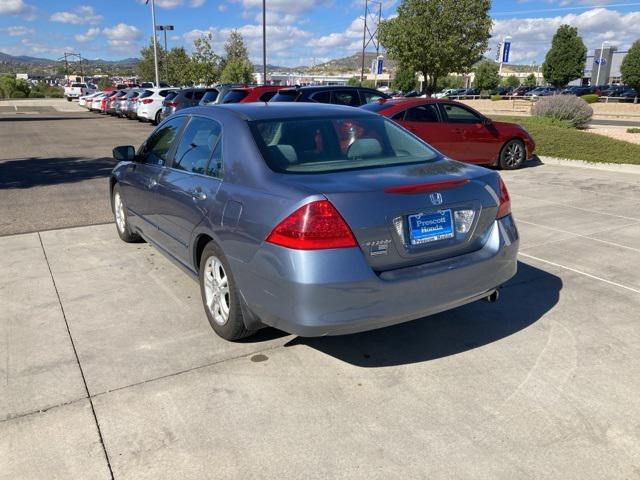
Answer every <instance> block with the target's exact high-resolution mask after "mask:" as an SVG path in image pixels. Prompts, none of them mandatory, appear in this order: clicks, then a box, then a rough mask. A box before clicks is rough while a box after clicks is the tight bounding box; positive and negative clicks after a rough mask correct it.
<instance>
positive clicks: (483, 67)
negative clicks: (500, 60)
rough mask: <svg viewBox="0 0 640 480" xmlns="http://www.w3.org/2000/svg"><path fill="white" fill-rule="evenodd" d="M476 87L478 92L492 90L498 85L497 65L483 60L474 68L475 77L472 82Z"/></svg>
mask: <svg viewBox="0 0 640 480" xmlns="http://www.w3.org/2000/svg"><path fill="white" fill-rule="evenodd" d="M474 83H475V85H476V87H478V88H479V89H480V90H493V89H494V88H496V87H497V86H498V85H500V76H499V75H498V65H497V64H496V62H493V61H491V60H483V61H482V62H480V64H479V65H478V66H477V67H476V77H475V80H474Z"/></svg>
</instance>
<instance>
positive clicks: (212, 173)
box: [205, 139, 223, 179]
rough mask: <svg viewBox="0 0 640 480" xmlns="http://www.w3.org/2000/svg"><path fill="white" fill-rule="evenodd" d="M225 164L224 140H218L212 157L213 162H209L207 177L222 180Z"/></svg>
mask: <svg viewBox="0 0 640 480" xmlns="http://www.w3.org/2000/svg"><path fill="white" fill-rule="evenodd" d="M222 166H223V163H222V139H220V140H218V143H217V145H216V148H215V150H214V151H213V155H211V160H209V164H208V165H207V169H206V171H205V175H208V176H209V177H214V178H219V179H222V174H223V168H222Z"/></svg>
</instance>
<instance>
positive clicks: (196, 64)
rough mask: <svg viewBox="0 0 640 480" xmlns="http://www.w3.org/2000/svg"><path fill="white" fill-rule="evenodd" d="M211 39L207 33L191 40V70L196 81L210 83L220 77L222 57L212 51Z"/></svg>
mask: <svg viewBox="0 0 640 480" xmlns="http://www.w3.org/2000/svg"><path fill="white" fill-rule="evenodd" d="M212 40H213V39H212V36H211V34H210V33H208V34H207V35H205V36H203V37H200V38H196V39H195V41H194V42H193V54H192V55H191V72H192V77H193V80H195V81H196V82H197V83H204V84H205V85H212V84H214V83H215V82H217V81H218V79H219V78H220V73H221V64H222V59H221V58H220V56H218V55H216V53H215V52H214V51H213V46H212Z"/></svg>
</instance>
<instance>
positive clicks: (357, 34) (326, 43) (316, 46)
mask: <svg viewBox="0 0 640 480" xmlns="http://www.w3.org/2000/svg"><path fill="white" fill-rule="evenodd" d="M363 30H364V21H363V19H362V18H360V17H358V18H356V19H354V20H353V21H352V22H351V24H350V25H349V26H348V27H347V28H346V30H344V31H343V32H336V33H330V34H328V35H323V36H321V37H317V38H313V39H311V40H309V41H308V42H307V46H308V47H311V48H313V52H314V54H318V55H326V54H329V53H331V56H333V57H334V58H337V57H340V56H345V55H351V54H353V53H354V51H356V50H360V49H362V32H363Z"/></svg>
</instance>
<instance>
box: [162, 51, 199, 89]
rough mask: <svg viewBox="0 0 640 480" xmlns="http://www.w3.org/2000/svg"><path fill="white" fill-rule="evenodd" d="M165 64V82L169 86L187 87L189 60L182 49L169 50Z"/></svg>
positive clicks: (189, 71) (189, 78)
mask: <svg viewBox="0 0 640 480" xmlns="http://www.w3.org/2000/svg"><path fill="white" fill-rule="evenodd" d="M165 62H166V72H167V73H166V77H167V78H166V81H167V82H169V83H170V84H171V85H188V84H190V83H191V81H192V78H191V72H192V68H191V58H190V57H189V55H188V54H187V51H186V50H185V49H184V48H183V47H179V48H172V49H171V50H169V53H167V56H166V59H165Z"/></svg>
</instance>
